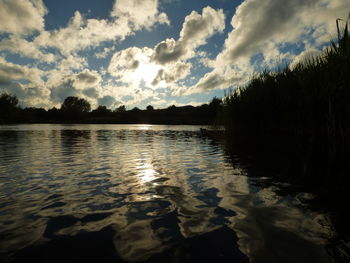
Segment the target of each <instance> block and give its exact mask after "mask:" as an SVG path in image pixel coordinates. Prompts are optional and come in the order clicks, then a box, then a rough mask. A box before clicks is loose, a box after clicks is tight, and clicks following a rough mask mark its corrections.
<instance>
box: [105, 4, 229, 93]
mask: <svg viewBox="0 0 350 263" xmlns="http://www.w3.org/2000/svg"><path fill="white" fill-rule="evenodd" d="M224 27H225V15H224V13H223V11H222V10H214V9H213V8H211V7H205V8H203V11H202V14H199V13H198V12H196V11H193V12H192V13H191V14H190V15H188V16H187V17H186V18H185V21H184V23H183V26H182V30H181V32H180V38H179V39H178V40H177V41H176V40H174V39H166V40H164V41H162V42H160V43H158V44H157V45H156V46H155V47H154V48H153V49H151V48H137V47H131V48H128V49H124V50H121V51H118V52H116V53H115V54H114V55H113V57H112V59H111V61H110V64H109V68H108V71H109V73H110V74H111V75H112V76H114V77H116V78H117V79H118V80H119V81H121V82H123V83H126V84H128V85H129V86H130V89H131V90H133V92H134V94H133V97H135V90H137V89H138V88H139V87H140V86H146V87H148V88H151V89H155V88H167V87H171V88H173V89H176V88H177V86H178V85H177V84H176V83H177V82H178V81H180V80H182V79H184V78H186V77H187V76H189V75H190V73H191V68H192V64H191V62H189V61H188V60H189V59H190V58H192V57H193V56H194V55H195V54H196V48H197V47H199V46H201V45H204V44H206V41H207V39H208V38H209V37H211V36H212V35H213V34H215V33H217V32H222V31H223V30H224ZM142 94H144V93H142ZM144 95H145V94H144Z"/></svg>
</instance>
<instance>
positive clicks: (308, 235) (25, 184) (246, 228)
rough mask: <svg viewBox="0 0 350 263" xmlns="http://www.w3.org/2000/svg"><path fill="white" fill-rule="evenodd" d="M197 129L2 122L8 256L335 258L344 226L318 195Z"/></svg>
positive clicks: (3, 248) (3, 246)
mask: <svg viewBox="0 0 350 263" xmlns="http://www.w3.org/2000/svg"><path fill="white" fill-rule="evenodd" d="M198 130H199V127H194V126H147V129H144V127H143V126H135V125H131V126H121V125H106V126H103V125H102V126H101V125H71V126H66V125H42V126H41V125H22V126H21V125H18V126H1V127H0V195H1V203H0V237H1V238H0V254H1V256H2V257H4V258H6V259H8V257H9V256H10V258H12V259H13V258H15V259H17V261H18V262H21V260H23V259H27V258H36V259H38V258H42V259H43V261H45V260H46V261H47V262H62V261H65V260H69V261H72V260H74V259H76V260H78V261H81V260H82V259H86V260H96V261H99V262H102V261H103V262H112V261H113V262H125V261H130V262H135V261H144V260H148V262H165V261H170V259H171V260H177V261H178V262H199V261H202V262H208V260H209V262H211V261H212V262H231V261H232V262H248V258H249V259H250V261H251V262H313V261H315V262H331V257H332V255H333V257H334V253H333V254H332V255H331V253H328V252H327V246H328V245H329V242H330V240H332V239H333V238H334V236H335V235H336V233H335V232H334V230H333V227H332V224H331V222H330V220H329V217H328V216H327V215H326V214H322V213H320V212H315V211H312V210H310V209H308V208H307V206H306V205H305V204H304V201H305V200H308V199H310V198H312V196H310V195H308V194H306V193H299V194H295V195H292V194H289V195H286V196H283V195H281V194H280V193H278V190H279V189H280V187H283V185H278V184H275V183H274V182H273V180H272V179H271V178H266V177H265V178H249V174H248V175H247V173H246V171H245V170H244V169H243V168H241V167H240V166H239V158H238V157H236V159H235V162H234V163H235V164H233V163H232V162H231V159H230V158H228V156H226V155H225V152H224V150H223V147H222V144H221V142H217V141H213V140H211V139H209V138H204V137H202V136H200V133H199V132H198ZM345 243H346V242H345ZM346 244H348V243H346ZM346 246H347V245H344V242H343V243H341V248H339V249H338V250H337V248H335V250H334V251H340V250H342V251H344V247H346ZM68 255H70V256H68ZM13 256H14V257H13ZM308 260H311V261H308Z"/></svg>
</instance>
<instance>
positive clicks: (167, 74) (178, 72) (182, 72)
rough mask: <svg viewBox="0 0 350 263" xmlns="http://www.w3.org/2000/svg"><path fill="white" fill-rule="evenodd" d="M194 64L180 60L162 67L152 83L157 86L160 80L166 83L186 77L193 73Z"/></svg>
mask: <svg viewBox="0 0 350 263" xmlns="http://www.w3.org/2000/svg"><path fill="white" fill-rule="evenodd" d="M191 68H192V64H191V63H185V62H178V63H176V64H174V65H172V66H168V67H164V68H162V69H160V70H159V71H158V73H157V76H156V77H155V78H154V79H153V81H152V85H153V86H157V85H158V84H159V83H160V82H162V81H163V82H164V84H169V83H173V82H176V81H179V80H181V79H184V78H185V77H187V76H188V75H189V74H190V73H191Z"/></svg>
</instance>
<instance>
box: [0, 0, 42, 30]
mask: <svg viewBox="0 0 350 263" xmlns="http://www.w3.org/2000/svg"><path fill="white" fill-rule="evenodd" d="M46 13H47V10H46V7H45V5H44V4H43V1H42V0H28V1H24V0H0V32H7V33H13V34H30V33H32V32H33V31H41V30H43V29H44V16H45V14H46Z"/></svg>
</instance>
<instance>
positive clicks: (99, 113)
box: [91, 106, 111, 116]
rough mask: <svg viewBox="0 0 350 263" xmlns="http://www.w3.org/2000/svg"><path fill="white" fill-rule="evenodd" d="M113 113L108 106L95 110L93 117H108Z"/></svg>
mask: <svg viewBox="0 0 350 263" xmlns="http://www.w3.org/2000/svg"><path fill="white" fill-rule="evenodd" d="M110 113H111V110H110V109H108V108H107V107H106V106H98V107H97V108H96V109H95V110H93V111H92V112H91V114H92V115H96V116H108V115H109V114H110Z"/></svg>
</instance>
